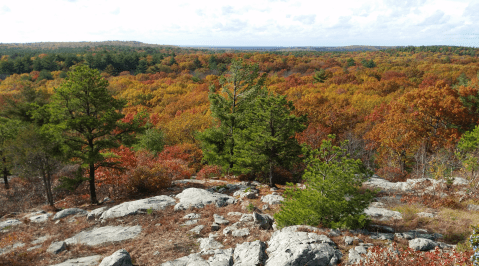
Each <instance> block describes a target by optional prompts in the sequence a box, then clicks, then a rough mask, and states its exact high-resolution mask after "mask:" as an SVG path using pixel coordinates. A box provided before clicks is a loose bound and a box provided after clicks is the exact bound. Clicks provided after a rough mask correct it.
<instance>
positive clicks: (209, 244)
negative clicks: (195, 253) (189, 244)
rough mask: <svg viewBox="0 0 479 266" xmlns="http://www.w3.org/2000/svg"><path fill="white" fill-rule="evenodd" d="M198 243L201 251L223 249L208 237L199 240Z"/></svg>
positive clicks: (218, 243)
mask: <svg viewBox="0 0 479 266" xmlns="http://www.w3.org/2000/svg"><path fill="white" fill-rule="evenodd" d="M198 242H200V249H201V251H208V250H213V249H219V248H223V247H224V246H223V245H222V244H221V243H220V242H218V241H216V240H214V239H213V238H209V237H208V238H200V239H198Z"/></svg>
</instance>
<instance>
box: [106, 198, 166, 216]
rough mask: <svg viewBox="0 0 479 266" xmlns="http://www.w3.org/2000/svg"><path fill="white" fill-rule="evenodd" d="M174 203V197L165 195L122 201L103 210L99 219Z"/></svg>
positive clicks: (159, 208) (158, 208)
mask: <svg viewBox="0 0 479 266" xmlns="http://www.w3.org/2000/svg"><path fill="white" fill-rule="evenodd" d="M175 203H176V201H175V199H173V198H172V197H168V196H165V195H161V196H156V197H152V198H147V199H141V200H135V201H129V202H124V203H122V204H120V205H117V206H114V207H112V208H110V209H108V210H107V211H105V212H103V214H102V215H101V217H100V219H110V218H117V217H123V216H127V215H132V214H136V213H138V212H139V211H146V210H148V209H153V210H163V209H165V208H166V207H168V206H172V205H175Z"/></svg>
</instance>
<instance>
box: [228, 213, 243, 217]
mask: <svg viewBox="0 0 479 266" xmlns="http://www.w3.org/2000/svg"><path fill="white" fill-rule="evenodd" d="M241 215H243V213H242V212H228V216H241Z"/></svg>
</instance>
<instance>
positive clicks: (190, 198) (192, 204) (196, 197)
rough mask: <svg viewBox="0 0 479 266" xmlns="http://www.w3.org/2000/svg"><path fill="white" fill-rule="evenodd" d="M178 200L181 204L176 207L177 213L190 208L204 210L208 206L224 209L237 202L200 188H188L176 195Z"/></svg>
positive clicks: (232, 198)
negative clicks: (212, 205) (213, 205)
mask: <svg viewBox="0 0 479 266" xmlns="http://www.w3.org/2000/svg"><path fill="white" fill-rule="evenodd" d="M176 198H178V199H179V200H180V202H179V203H178V204H176V205H175V208H174V210H175V211H179V210H186V209H188V208H203V207H204V206H205V205H208V204H215V205H216V206H217V207H223V206H225V205H228V204H234V203H236V202H237V200H236V199H235V198H234V197H231V196H228V195H225V194H220V193H215V192H210V191H207V190H204V189H199V188H187V189H185V190H183V192H181V193H180V194H178V195H176Z"/></svg>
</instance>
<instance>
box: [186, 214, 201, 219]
mask: <svg viewBox="0 0 479 266" xmlns="http://www.w3.org/2000/svg"><path fill="white" fill-rule="evenodd" d="M200 217H201V214H198V213H188V214H187V215H185V216H183V219H199V218H200Z"/></svg>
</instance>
